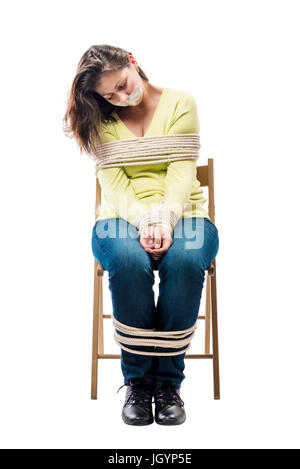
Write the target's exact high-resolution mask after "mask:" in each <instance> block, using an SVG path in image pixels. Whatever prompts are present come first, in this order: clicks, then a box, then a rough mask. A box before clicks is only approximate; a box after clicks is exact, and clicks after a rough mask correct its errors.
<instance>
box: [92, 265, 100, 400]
mask: <svg viewBox="0 0 300 469" xmlns="http://www.w3.org/2000/svg"><path fill="white" fill-rule="evenodd" d="M99 281H100V279H99V277H98V276H97V261H96V259H95V261H94V311H93V345H92V382H91V399H97V383H98V328H99Z"/></svg>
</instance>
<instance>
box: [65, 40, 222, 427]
mask: <svg viewBox="0 0 300 469" xmlns="http://www.w3.org/2000/svg"><path fill="white" fill-rule="evenodd" d="M64 124H65V132H66V135H70V134H71V136H74V137H75V138H76V141H77V142H78V145H79V147H80V150H81V151H83V150H84V151H85V152H86V153H87V154H88V155H91V156H92V157H93V158H95V159H96V160H97V161H98V164H97V165H96V176H97V178H98V180H99V183H100V185H101V189H102V195H103V196H102V199H103V200H102V203H101V206H100V207H98V211H97V217H96V221H95V225H94V227H93V231H92V251H93V255H94V257H95V259H97V261H98V262H100V263H101V265H103V267H104V268H105V269H106V270H107V271H108V272H109V288H110V290H111V294H112V303H113V317H114V321H115V322H114V324H115V326H116V329H117V328H118V330H119V333H118V337H119V338H121V340H120V339H119V342H118V343H119V345H120V346H121V357H122V358H121V369H122V372H123V376H124V384H123V386H125V385H126V386H128V387H127V391H126V399H125V403H124V406H123V409H122V418H123V420H124V422H125V423H126V424H129V425H148V424H151V423H153V421H154V419H153V414H152V405H151V403H152V397H153V396H154V403H155V421H156V422H157V423H158V424H162V425H179V424H182V423H183V422H184V421H185V420H186V414H185V409H184V402H183V401H182V399H181V397H180V387H181V382H182V381H183V379H184V378H185V375H184V373H183V370H184V367H185V365H184V356H185V351H186V347H179V346H178V344H180V343H183V342H178V343H177V344H176V345H175V341H176V340H178V338H177V339H176V331H180V332H182V330H184V331H187V332H188V333H189V334H188V336H189V339H191V337H192V335H193V334H192V335H191V331H192V329H193V327H194V328H195V324H196V323H197V318H198V313H199V306H200V299H201V294H202V289H203V284H204V279H205V270H206V269H207V268H208V267H209V265H210V264H211V262H212V261H213V260H214V259H215V257H216V254H217V252H218V248H219V238H218V230H217V228H216V226H215V225H214V224H213V223H212V221H211V220H210V218H209V216H208V214H207V212H206V210H205V208H204V203H205V202H206V199H205V198H204V197H203V190H202V189H201V188H200V183H199V181H198V180H197V177H196V166H197V164H196V159H195V157H191V156H188V155H190V154H188V155H187V158H183V156H182V157H181V156H179V157H178V155H177V156H176V158H177V159H176V158H175V157H174V158H173V159H172V158H170V157H169V158H166V157H163V155H160V156H159V157H157V156H156V158H160V157H162V159H161V160H160V161H158V160H154V161H150V158H149V159H147V157H146V161H145V159H144V160H141V158H139V157H135V159H132V161H131V162H130V164H129V163H128V164H127V163H124V160H122V159H120V158H121V157H122V155H123V154H122V151H121V152H119V153H121V156H119V162H118V163H114V161H116V158H117V157H116V158H114V155H117V152H115V153H114V151H113V149H114V148H117V146H116V144H119V145H120V144H121V145H123V144H126V145H127V144H129V143H131V142H133V143H134V145H135V146H134V147H133V148H134V149H136V148H138V150H137V154H138V153H139V148H142V147H141V146H138V145H139V144H140V143H144V142H146V141H150V140H151V138H150V137H153V140H156V142H157V138H159V136H164V137H166V136H168V138H171V139H172V138H173V137H175V138H176V136H177V137H178V136H183V137H188V138H191V137H195V136H196V137H199V136H198V135H197V134H199V121H198V115H197V107H196V103H195V100H194V98H193V96H192V95H191V94H190V93H188V92H185V91H178V90H173V89H171V88H161V87H157V86H154V85H152V84H151V83H150V82H149V79H148V78H147V76H146V74H145V73H144V72H143V70H142V69H141V68H140V67H139V65H138V63H137V61H136V59H135V58H134V57H133V56H132V54H131V53H130V52H127V51H126V50H124V49H121V48H118V47H113V46H110V45H100V46H92V47H90V48H89V49H88V50H87V51H86V52H85V53H84V54H83V56H82V58H81V60H80V62H79V65H78V69H77V72H76V76H75V78H74V81H73V83H72V87H71V90H70V94H69V99H68V107H67V111H66V114H65V116H64ZM172 136H173V137H172ZM154 137H155V138H154ZM135 139H136V140H135ZM165 141H166V138H165V139H164V140H162V142H165ZM110 143H113V144H114V146H112V162H113V164H112V163H111V161H109V162H108V163H106V164H104V163H103V161H104V153H103V148H105V147H106V148H110V145H109V144H110ZM103 144H108V145H106V146H105V145H104V146H103V147H102V146H101V145H103ZM99 148H101V149H102V153H101V152H100V153H99ZM121 148H122V147H121ZM99 155H100V157H99ZM101 155H102V157H101ZM131 156H132V155H131ZM136 160H138V161H136ZM122 161H123V164H122ZM150 163H151V164H150ZM153 214H154V215H153ZM157 214H158V215H159V216H158V217H157V216H156V215H157ZM162 215H163V216H162ZM149 217H150V218H149ZM151 217H152V218H151ZM191 234H192V236H190V235H191ZM189 240H192V241H190V243H188V241H189ZM155 268H157V269H158V272H159V277H160V284H159V297H158V301H157V305H155V301H154V292H153V284H154V281H155V276H154V272H153V270H154V269H155ZM122 326H123V329H122ZM127 327H128V328H127ZM122 331H123V332H122ZM124 331H125V332H124ZM135 331H144V332H140V334H144V337H143V340H145V334H147V333H148V332H147V331H149V336H148V337H146V339H148V340H149V338H150V337H153V335H152V336H151V333H150V331H159V332H153V334H155V333H156V334H161V335H162V338H163V334H166V335H167V334H172V333H173V334H175V336H174V335H170V337H172V342H166V343H167V344H168V345H169V347H166V345H164V346H162V347H159V346H157V343H160V344H163V341H160V342H157V343H156V346H153V345H144V346H142V345H130V342H129V340H131V339H132V338H134V337H135V335H136V334H137V333H136V332H135ZM128 332H129V333H128ZM122 337H123V338H124V339H122ZM125 338H128V342H127V345H126V347H125V343H126V342H123V343H122V340H123V341H125V340H126V339H125ZM189 339H187V340H189ZM140 340H141V339H140ZM132 343H134V342H132ZM140 343H141V342H140ZM143 343H145V342H143ZM150 343H151V344H153V342H150ZM173 343H174V346H173V348H172V347H170V345H173ZM175 347H176V348H175ZM130 350H132V352H130ZM121 387H122V386H121Z"/></svg>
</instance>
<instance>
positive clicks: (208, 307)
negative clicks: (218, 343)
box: [204, 273, 211, 354]
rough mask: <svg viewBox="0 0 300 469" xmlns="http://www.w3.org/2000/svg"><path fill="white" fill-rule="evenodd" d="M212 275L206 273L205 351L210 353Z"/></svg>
mask: <svg viewBox="0 0 300 469" xmlns="http://www.w3.org/2000/svg"><path fill="white" fill-rule="evenodd" d="M210 281H211V279H210V275H208V273H206V300H205V347H204V353H207V354H209V351H210V311H211V290H210Z"/></svg>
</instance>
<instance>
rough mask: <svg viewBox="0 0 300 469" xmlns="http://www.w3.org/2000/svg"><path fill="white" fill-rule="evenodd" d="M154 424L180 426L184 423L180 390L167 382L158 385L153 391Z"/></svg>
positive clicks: (184, 416)
mask: <svg viewBox="0 0 300 469" xmlns="http://www.w3.org/2000/svg"><path fill="white" fill-rule="evenodd" d="M154 402H155V422H156V423H158V424H159V425H180V424H182V423H183V422H185V419H186V414H185V410H184V407H183V406H184V402H183V400H182V399H181V397H180V390H179V389H175V387H174V385H173V384H172V383H170V382H168V381H165V382H163V383H160V384H158V385H157V386H156V389H155V391H154Z"/></svg>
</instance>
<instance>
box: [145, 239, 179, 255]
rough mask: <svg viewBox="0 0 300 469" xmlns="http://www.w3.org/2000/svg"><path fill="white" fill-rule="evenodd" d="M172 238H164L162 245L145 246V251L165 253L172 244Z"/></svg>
mask: <svg viewBox="0 0 300 469" xmlns="http://www.w3.org/2000/svg"><path fill="white" fill-rule="evenodd" d="M172 244H173V240H172V239H171V238H164V239H163V245H162V247H160V248H147V249H146V251H147V252H149V253H154V254H160V253H162V254H163V253H165V252H167V250H168V249H169V248H170V246H172Z"/></svg>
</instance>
